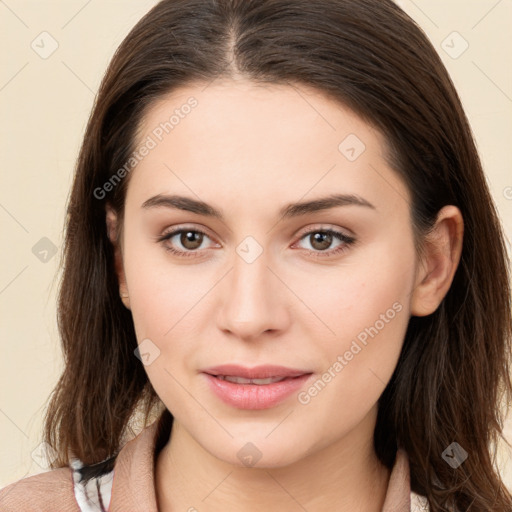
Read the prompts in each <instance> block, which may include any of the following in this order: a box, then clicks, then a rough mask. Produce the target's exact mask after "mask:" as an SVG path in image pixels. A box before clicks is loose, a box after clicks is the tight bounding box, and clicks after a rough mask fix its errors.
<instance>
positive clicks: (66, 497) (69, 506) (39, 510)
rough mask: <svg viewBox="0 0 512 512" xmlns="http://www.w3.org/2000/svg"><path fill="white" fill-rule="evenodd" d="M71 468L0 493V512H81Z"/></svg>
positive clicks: (13, 486) (17, 484)
mask: <svg viewBox="0 0 512 512" xmlns="http://www.w3.org/2000/svg"><path fill="white" fill-rule="evenodd" d="M73 487H74V484H73V472H72V470H71V468H69V467H66V468H59V469H53V470H51V471H47V472H45V473H39V474H38V475H33V476H29V477H26V478H22V479H21V480H18V481H17V482H14V483H12V484H10V485H8V486H7V487H4V488H3V489H0V510H2V512H14V511H20V510H27V511H34V512H43V511H47V510H48V511H49V510H51V511H52V512H64V511H65V512H80V509H79V507H78V504H77V502H76V500H75V495H74V490H73Z"/></svg>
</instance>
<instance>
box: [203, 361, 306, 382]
mask: <svg viewBox="0 0 512 512" xmlns="http://www.w3.org/2000/svg"><path fill="white" fill-rule="evenodd" d="M201 371H202V372H204V373H208V374H210V375H233V376H235V377H244V378H246V379H268V378H269V377H299V376H300V375H304V374H306V373H312V372H310V371H309V370H299V369H297V368H287V367H286V366H277V365H270V364H266V365H260V366H253V367H252V368H248V367H246V366H241V365H238V364H222V365H219V366H212V367H210V368H206V369H204V370H201Z"/></svg>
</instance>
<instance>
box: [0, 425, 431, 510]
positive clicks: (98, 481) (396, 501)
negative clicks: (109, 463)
mask: <svg viewBox="0 0 512 512" xmlns="http://www.w3.org/2000/svg"><path fill="white" fill-rule="evenodd" d="M158 423H159V422H158V421H155V422H154V423H153V424H151V425H150V426H148V427H146V428H145V429H144V430H143V431H142V432H141V433H140V434H139V435H138V436H136V437H135V438H134V439H132V440H131V441H129V442H128V443H126V444H125V445H124V446H123V448H122V449H121V451H120V452H119V454H118V455H117V457H116V460H115V465H114V469H113V470H112V471H110V472H108V473H106V474H105V475H103V476H101V477H98V478H94V479H91V480H90V481H89V483H88V484H87V485H86V486H84V485H83V484H81V483H80V477H81V475H80V472H79V469H80V468H81V467H82V466H83V465H82V464H81V462H80V461H79V460H77V459H75V460H73V461H72V463H71V466H70V467H65V468H59V469H54V470H51V471H47V472H46V473H40V474H38V475H33V476H30V477H27V478H23V479H21V480H18V481H17V482H14V483H12V484H10V485H8V486H7V487H5V488H3V489H2V490H0V510H1V511H2V512H19V511H23V512H47V511H48V512H50V511H51V512H99V511H101V508H100V507H99V501H100V497H101V501H102V502H103V507H104V510H107V511H108V512H157V510H158V508H157V501H156V491H155V482H154V467H155V461H156V456H157V454H158V452H159V449H158V448H157V447H158V446H160V448H161V447H162V446H163V444H165V442H164V443H162V436H165V435H167V436H168V435H169V432H167V433H165V431H163V430H162V429H161V428H159V424H158ZM167 438H168V437H167ZM86 494H87V495H88V496H89V500H88V499H87V498H86ZM428 510H429V509H428V506H427V505H426V500H424V498H422V497H420V496H418V495H416V494H415V493H413V492H411V490H410V480H409V460H408V457H407V454H406V452H405V451H403V450H398V452H397V456H396V459H395V464H394V466H393V468H392V471H391V476H390V480H389V485H388V489H387V493H386V499H385V502H384V507H383V509H382V512H423V511H428Z"/></svg>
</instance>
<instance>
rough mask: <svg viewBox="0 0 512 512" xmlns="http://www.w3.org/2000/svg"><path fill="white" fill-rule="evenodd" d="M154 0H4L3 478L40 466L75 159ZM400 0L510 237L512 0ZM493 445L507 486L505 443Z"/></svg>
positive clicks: (0, 86)
mask: <svg viewBox="0 0 512 512" xmlns="http://www.w3.org/2000/svg"><path fill="white" fill-rule="evenodd" d="M155 3H156V2H155V1H150V0H139V1H134V0H130V1H126V0H124V1H112V0H110V1H105V0H103V1H101V2H100V1H99V0H89V1H86V0H65V1H64V0H60V1H52V2H50V1H23V0H6V1H5V2H4V1H2V2H0V38H1V47H2V57H1V66H0V109H1V118H0V119H1V122H0V130H1V132H0V144H1V148H0V149H1V168H2V172H1V187H0V223H1V230H2V231H1V233H2V238H1V251H0V255H1V265H0V311H1V323H0V329H1V332H0V335H1V340H2V342H1V343H2V344H1V347H2V350H1V356H0V357H1V359H0V360H1V371H0V432H1V436H0V487H2V486H4V485H7V484H8V483H10V482H12V481H14V480H17V479H19V478H22V477H24V476H26V475H31V474H35V473H38V472H41V471H43V469H42V467H41V466H40V465H39V464H42V462H41V460H40V459H39V458H38V456H37V453H38V448H37V447H38V445H39V443H40V441H41V438H40V433H41V422H42V417H43V412H44V406H45V401H46V399H47V397H48V395H49V394H50V392H51V390H52V388H53V386H54V384H55V383H56V380H57V378H58V375H59V372H60V370H61V366H62V357H61V353H60V346H59V340H58V333H57V328H56V321H55V300H56V297H55V294H56V289H57V283H58V281H57V269H58V262H59V255H60V253H59V251H60V249H61V245H62V225H63V221H64V211H65V210H64V208H65V202H66V199H67V195H68V191H69V187H70V184H71V178H72V171H73V166H74V163H75V159H76V156H77V153H78V149H79V145H80V142H81V138H82V136H83V132H84V129H85V124H86V121H87V118H88V115H89V112H90V109H91V107H92V103H93V100H94V95H95V92H96V90H97V88H98V86H99V82H100V79H101V77H102V75H103V73H104V71H105V69H106V67H107V64H108V62H109V60H110V58H111V56H112V55H113V52H114V50H115V49H116V47H117V46H118V45H119V43H120V42H121V40H122V39H123V38H124V37H125V35H126V34H127V33H128V31H129V30H130V28H131V27H132V26H133V25H134V24H135V23H136V22H137V21H138V20H139V19H140V18H141V17H142V15H143V14H144V13H145V12H147V10H149V9H150V8H151V7H152V6H153V5H154V4H155ZM398 3H399V4H400V5H401V6H402V7H403V8H404V9H405V10H406V11H407V12H408V13H409V14H410V15H411V16H412V17H413V18H414V19H415V20H416V21H417V23H418V24H419V25H420V26H421V27H422V28H423V29H424V30H425V31H426V32H427V34H428V36H429V37H430V39H431V40H432V42H433V44H434V45H435V47H436V48H437V50H438V51H439V53H440V55H441V57H442V58H443V61H444V62H445V64H446V66H447V67H448V70H449V72H450V74H451V76H452V78H453V80H454V82H455V85H456V87H457V88H458V91H459V94H460V96H461V98H462V101H463V103H464V106H465V109H466V112H467V114H468V116H469V118H470V122H471V124H472V126H473V129H474V133H475V138H476V140H477V143H478V147H479V149H480V152H481V155H482V158H483V161H484V165H485V169H486V173H487V176H488V180H489V185H490V188H491V192H492V194H493V196H494V199H495V201H496V204H497V206H498V209H499V212H500V215H501V218H502V220H503V223H504V226H505V229H506V232H507V236H508V238H509V239H510V238H511V233H512V172H511V163H512V162H511V160H512V157H511V151H510V144H511V141H512V122H511V120H512V115H511V114H512V67H511V66H510V48H511V47H512V45H511V37H510V34H511V32H512V2H511V1H510V0H499V1H498V0H471V1H469V0H414V1H412V0H402V1H400V2H398ZM454 31H456V32H458V34H459V35H457V34H453V32H454ZM42 32H47V33H48V34H43V35H40V34H41V33H42ZM443 41H444V43H443ZM57 44H58V47H57V48H56V50H55V51H54V53H52V54H51V55H47V54H45V52H50V51H51V50H52V45H54V46H55V45H57ZM31 45H32V46H31ZM466 45H469V46H468V48H467V49H466V50H465V51H463V50H464V49H465V47H466ZM459 54H460V55H459ZM43 57H45V58H43ZM42 238H47V239H48V240H43V241H41V239H42ZM36 244H38V245H36ZM34 246H36V249H34V252H35V253H36V254H34V252H33V247H34ZM53 246H55V249H56V250H57V252H56V254H55V255H54V256H53V255H52V251H51V249H52V247H53ZM45 250H47V251H48V252H47V253H45V252H44V251H45ZM45 259H46V260H47V261H44V260H45ZM42 260H43V261H42ZM511 420H512V418H511ZM511 420H509V421H508V423H507V430H506V435H507V437H508V438H509V439H510V440H512V421H511ZM34 450H35V452H34ZM33 453H34V454H35V455H34V456H33V457H32V456H31V454H33ZM500 454H501V456H500V461H501V462H500V464H501V465H502V467H503V468H504V471H505V481H506V484H507V485H508V486H509V487H510V488H512V463H511V459H512V452H511V451H510V450H509V449H508V448H507V449H505V448H502V450H501V452H500ZM470 456H471V455H470Z"/></svg>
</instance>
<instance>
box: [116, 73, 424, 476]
mask: <svg viewBox="0 0 512 512" xmlns="http://www.w3.org/2000/svg"><path fill="white" fill-rule="evenodd" d="M203 89H204V90H203ZM191 97H193V98H194V100H189V98H191ZM187 101H189V102H188V103H187ZM187 104H188V105H193V106H191V107H190V108H188V107H185V105H187ZM173 114H174V118H173V119H172V120H171V121H170V123H171V124H169V119H170V118H171V116H172V115H173ZM166 122H167V125H166V124H165V123H166ZM171 125H172V126H171ZM143 145H146V147H147V148H149V149H148V151H144V152H145V153H146V155H145V156H144V157H143V158H142V159H141V160H140V162H139V163H138V164H137V166H136V167H135V169H134V170H133V171H132V172H131V175H130V182H129V185H128V189H127V195H126V203H125V215H124V220H123V227H122V238H121V245H120V247H121V252H120V254H121V256H120V257H121V258H122V263H121V268H120V271H119V280H120V284H121V287H122V290H124V292H125V293H127V294H128V295H129V308H130V309H131V312H132V315H133V321H134V325H135V330H136V334H137V338H138V342H139V344H141V352H142V353H143V354H146V355H145V356H143V357H145V369H146V371H147V374H148V377H149V379H150V381H151V383H152V385H153V387H154V389H155V391H156V392H157V394H158V395H159V396H160V398H161V399H162V401H163V402H164V404H165V405H166V406H167V408H168V409H169V410H170V412H171V413H172V414H173V416H174V418H175V422H177V423H179V424H180V425H181V426H182V427H183V428H184V429H185V431H186V432H187V433H188V435H189V436H190V439H192V440H194V442H196V443H198V445H200V446H201V447H202V448H203V449H205V450H206V451H207V452H209V453H210V454H212V455H214V456H215V457H217V458H219V459H222V460H224V461H226V462H229V463H233V464H240V461H241V458H240V454H242V455H243V454H244V450H245V451H246V452H247V453H249V452H251V450H254V451H255V448H254V447H256V449H257V451H255V453H259V455H258V456H259V457H261V459H260V462H259V465H267V466H277V465H285V464H289V463H292V462H294V461H297V460H299V459H303V458H304V457H306V456H307V455H310V454H312V453H315V452H318V451H320V450H323V449H328V448H329V447H332V446H334V445H335V444H336V443H340V442H342V441H343V440H345V441H346V440H347V439H352V440H353V441H354V442H356V440H357V439H358V436H362V435H363V434H364V435H366V440H367V438H368V436H369V435H370V433H371V428H373V426H374V421H375V414H376V410H377V405H376V404H377V400H378V398H379V396H380V395H381V393H382V392H383V390H384V388H385V386H386V384H387V382H388V381H389V379H390V377H391V375H392V373H393V370H394V368H395V366H396V364H397V360H398V357H399V354H400V351H401V348H402V343H403V339H404V335H405V331H406V327H407V324H408V320H409V317H410V315H411V293H412V292H413V289H414V285H415V279H416V271H417V262H416V254H415V250H414V243H413V231H412V225H411V217H410V207H409V192H408V190H407V188H406V186H405V185H404V183H403V182H402V181H401V180H400V178H399V177H398V175H397V174H396V172H395V171H393V170H392V169H391V168H390V167H389V165H388V164H387V162H386V157H385V142H384V139H383V137H382V136H381V135H380V134H379V133H378V132H377V131H376V130H375V129H373V128H372V127H371V126H370V125H368V124H367V123H365V122H364V121H362V120H361V119H360V118H359V117H357V116H356V115H355V114H353V113H352V112H351V111H349V110H348V109H346V108H345V107H343V106H342V105H340V104H339V103H337V102H334V101H332V100H329V99H328V98H326V97H324V96H323V95H322V94H321V93H319V92H317V91H315V90H312V89H308V88H305V87H303V86H300V87H291V86H276V85H273V86H268V87H262V86H258V85H255V84H253V83H250V82H244V81H238V82H236V83H235V82H232V81H226V82H220V83H215V84H211V85H209V86H208V87H206V88H204V85H201V86H199V85H198V86H190V87H187V88H183V89H179V90H176V91H174V92H173V93H172V94H170V95H168V96H166V97H165V98H164V99H162V100H160V101H158V102H157V103H154V104H153V105H152V107H151V109H150V110H148V112H147V115H146V116H145V118H144V120H143V123H142V124H141V126H140V130H139V134H138V140H137V143H136V146H137V147H142V146H143ZM170 196H175V200H174V201H173V200H171V199H170ZM176 196H181V197H182V199H180V200H176ZM335 196H337V197H338V199H337V201H332V202H331V203H329V202H328V201H325V202H323V203H322V202H318V201H319V200H321V199H325V198H330V199H332V198H334V197H335ZM195 201H200V202H202V203H206V204H207V205H209V206H210V207H211V211H215V212H217V213H218V214H219V216H215V215H211V214H210V213H211V211H210V212H209V211H208V210H207V209H206V210H205V209H204V208H203V209H201V208H199V207H198V206H197V205H194V204H193V202H195ZM295 203H310V204H309V207H306V206H304V207H302V208H301V207H298V206H295V207H293V206H290V205H294V204H295ZM224 364H236V365H240V366H243V367H245V368H249V369H252V368H254V367H256V366H261V365H279V366H283V367H286V368H288V369H293V370H298V372H299V373H300V374H302V375H303V376H302V377H299V378H296V379H293V378H292V377H288V378H286V379H285V380H282V381H281V383H279V384H276V383H273V384H264V383H262V382H261V381H259V383H252V384H241V383H238V384H236V383H229V382H226V381H223V380H222V378H219V377H213V376H211V375H207V373H204V372H205V370H211V368H212V367H215V366H218V365H224ZM272 371H273V370H270V371H269V374H270V375H274V374H277V373H279V372H276V371H275V370H274V374H273V373H272ZM219 373H220V374H225V375H229V374H235V375H236V374H237V373H236V370H231V371H230V373H229V372H228V371H227V370H224V372H222V371H220V372H219ZM267 376H268V375H267ZM281 377H282V375H281ZM368 426H369V427H368ZM247 443H252V445H254V447H253V446H252V445H248V444H247ZM249 454H250V453H249Z"/></svg>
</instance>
